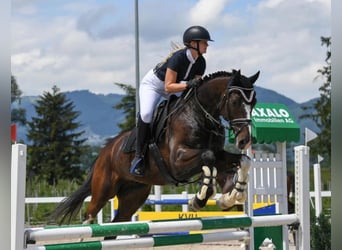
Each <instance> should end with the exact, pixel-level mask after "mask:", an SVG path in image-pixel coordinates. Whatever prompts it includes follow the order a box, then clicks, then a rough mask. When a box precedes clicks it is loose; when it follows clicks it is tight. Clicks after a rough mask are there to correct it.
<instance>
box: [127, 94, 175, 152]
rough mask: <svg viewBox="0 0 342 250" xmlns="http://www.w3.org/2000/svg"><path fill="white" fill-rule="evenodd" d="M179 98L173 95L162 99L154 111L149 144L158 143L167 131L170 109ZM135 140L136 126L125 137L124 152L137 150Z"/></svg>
mask: <svg viewBox="0 0 342 250" xmlns="http://www.w3.org/2000/svg"><path fill="white" fill-rule="evenodd" d="M178 100H179V98H178V97H177V96H175V95H171V96H170V98H169V99H168V100H164V101H162V102H161V103H160V104H159V105H158V106H157V108H156V109H155V111H154V112H153V119H152V122H151V124H150V135H151V136H150V140H149V144H151V143H155V144H156V143H158V142H159V141H160V140H161V138H162V136H163V134H164V133H165V131H166V127H167V120H168V118H169V114H170V111H171V110H173V109H174V108H175V107H176V105H177V103H178ZM135 141H136V127H135V128H134V129H133V130H132V132H131V133H130V135H129V136H128V137H127V138H126V139H125V142H124V145H123V152H125V153H132V152H134V151H135V146H136V145H135Z"/></svg>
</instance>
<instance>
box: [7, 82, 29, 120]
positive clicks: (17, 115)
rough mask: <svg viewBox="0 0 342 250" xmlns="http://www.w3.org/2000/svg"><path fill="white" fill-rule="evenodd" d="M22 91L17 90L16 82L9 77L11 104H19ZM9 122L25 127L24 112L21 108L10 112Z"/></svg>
mask: <svg viewBox="0 0 342 250" xmlns="http://www.w3.org/2000/svg"><path fill="white" fill-rule="evenodd" d="M22 93H23V92H22V91H21V90H20V89H19V86H18V84H17V80H16V79H15V77H14V76H11V103H13V102H16V101H17V102H18V103H19V104H20V100H21V95H22ZM11 122H12V123H19V124H21V125H25V123H26V110H25V109H23V108H13V109H12V110H11Z"/></svg>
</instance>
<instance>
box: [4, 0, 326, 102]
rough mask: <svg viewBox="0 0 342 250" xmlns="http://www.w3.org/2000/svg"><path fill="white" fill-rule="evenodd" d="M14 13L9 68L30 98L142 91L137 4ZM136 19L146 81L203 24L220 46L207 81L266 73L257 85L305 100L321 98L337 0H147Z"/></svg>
mask: <svg viewBox="0 0 342 250" xmlns="http://www.w3.org/2000/svg"><path fill="white" fill-rule="evenodd" d="M11 12H12V20H11V46H12V47H11V71H12V75H13V76H14V77H15V78H16V80H17V83H18V85H19V88H20V89H21V90H22V92H23V94H22V95H23V96H30V95H42V94H43V93H44V92H45V91H49V92H50V91H51V90H52V87H53V86H54V85H56V86H57V87H58V88H59V89H60V90H61V91H62V92H65V91H73V90H89V91H90V92H93V93H102V94H109V93H118V94H124V92H123V91H122V90H121V89H120V88H119V87H117V86H116V85H115V84H114V83H123V84H129V85H132V86H134V87H135V86H137V85H136V60H135V59H136V50H135V48H136V43H135V0H73V1H70V0H49V1H46V0H12V9H11ZM138 13H139V15H138V16H139V73H140V74H139V79H142V77H143V76H144V74H145V73H147V71H148V70H150V69H151V68H153V67H154V66H155V65H156V64H157V63H159V62H160V61H162V60H164V59H165V57H166V56H167V55H168V54H169V53H170V52H171V51H172V46H171V44H172V43H178V44H182V37H183V33H184V31H185V30H186V29H187V28H188V27H189V26H192V25H201V26H204V27H205V28H207V29H208V31H209V33H210V35H211V38H212V39H213V40H214V41H213V42H209V47H208V49H207V53H206V54H204V57H205V58H206V61H207V68H206V73H205V74H210V73H214V72H216V71H231V70H232V69H240V70H241V72H242V74H244V75H246V76H251V75H253V74H255V73H256V72H257V71H258V70H260V72H261V73H260V77H259V79H258V80H257V82H256V85H257V86H259V87H263V88H267V89H271V90H274V91H276V92H278V93H280V94H282V95H285V96H287V97H289V98H291V99H292V100H294V101H296V102H298V103H302V102H306V101H308V100H311V99H313V98H316V97H319V94H320V93H319V90H318V89H319V87H320V86H321V85H322V83H323V81H324V79H323V78H322V77H318V76H320V74H319V73H318V72H317V70H319V69H321V68H322V67H323V66H325V65H326V63H325V57H326V52H327V49H326V47H324V46H322V44H321V40H320V37H321V36H324V37H329V36H331V2H330V1H329V0H260V1H257V0H251V1H247V0H139V4H138Z"/></svg>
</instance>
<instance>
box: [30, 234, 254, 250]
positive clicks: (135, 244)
mask: <svg viewBox="0 0 342 250" xmlns="http://www.w3.org/2000/svg"><path fill="white" fill-rule="evenodd" d="M248 235H249V233H248V232H247V231H233V232H215V233H205V234H190V235H170V236H152V237H143V238H133V239H132V238H130V239H126V240H106V241H91V242H77V243H65V244H51V245H43V246H29V247H28V248H27V250H62V249H63V250H81V249H88V250H116V249H127V248H128V247H129V248H143V247H160V246H171V245H180V244H194V243H205V242H217V241H227V240H241V239H243V238H245V237H248Z"/></svg>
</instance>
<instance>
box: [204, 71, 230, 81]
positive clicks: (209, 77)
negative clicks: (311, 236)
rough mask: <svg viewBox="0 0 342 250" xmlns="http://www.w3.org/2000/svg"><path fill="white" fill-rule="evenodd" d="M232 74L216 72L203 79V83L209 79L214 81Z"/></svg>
mask: <svg viewBox="0 0 342 250" xmlns="http://www.w3.org/2000/svg"><path fill="white" fill-rule="evenodd" d="M232 75H233V73H232V72H227V71H217V72H214V73H211V74H209V75H206V76H204V77H203V81H209V80H211V79H214V78H216V77H221V76H223V77H225V76H232Z"/></svg>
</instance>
